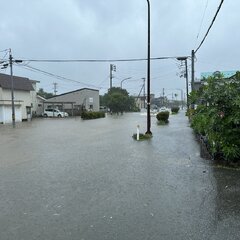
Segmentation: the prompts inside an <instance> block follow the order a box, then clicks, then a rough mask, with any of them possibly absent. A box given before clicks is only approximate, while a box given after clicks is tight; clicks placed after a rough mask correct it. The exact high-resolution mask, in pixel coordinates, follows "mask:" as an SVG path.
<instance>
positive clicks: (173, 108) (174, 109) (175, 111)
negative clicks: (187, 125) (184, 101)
mask: <svg viewBox="0 0 240 240" xmlns="http://www.w3.org/2000/svg"><path fill="white" fill-rule="evenodd" d="M179 110H180V108H179V107H172V108H171V111H172V113H173V114H174V113H175V114H176V113H178V112H179Z"/></svg>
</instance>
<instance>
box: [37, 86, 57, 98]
mask: <svg viewBox="0 0 240 240" xmlns="http://www.w3.org/2000/svg"><path fill="white" fill-rule="evenodd" d="M37 94H38V95H39V96H41V97H43V98H46V99H48V98H51V97H53V96H54V95H53V93H48V92H45V91H44V90H43V88H39V90H38V92H37Z"/></svg>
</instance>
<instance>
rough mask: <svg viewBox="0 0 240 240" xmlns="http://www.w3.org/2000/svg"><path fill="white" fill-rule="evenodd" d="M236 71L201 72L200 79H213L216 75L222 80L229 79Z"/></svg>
mask: <svg viewBox="0 0 240 240" xmlns="http://www.w3.org/2000/svg"><path fill="white" fill-rule="evenodd" d="M236 72H237V71H215V72H202V73H201V79H204V78H208V77H213V76H216V75H220V74H221V75H223V78H226V79H227V78H230V77H232V76H234V75H235V74H236Z"/></svg>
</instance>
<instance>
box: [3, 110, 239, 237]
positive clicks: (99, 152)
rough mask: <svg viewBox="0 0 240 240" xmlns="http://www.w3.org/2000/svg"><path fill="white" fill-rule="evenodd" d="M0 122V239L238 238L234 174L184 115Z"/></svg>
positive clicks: (236, 178) (236, 182) (235, 179)
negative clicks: (148, 135) (207, 151)
mask: <svg viewBox="0 0 240 240" xmlns="http://www.w3.org/2000/svg"><path fill="white" fill-rule="evenodd" d="M138 124H139V125H140V130H141V131H142V132H144V131H145V130H146V116H144V115H141V114H140V113H131V114H124V115H122V116H121V115H120V116H108V117H107V118H105V119H98V120H89V121H82V120H81V119H80V118H67V119H37V120H34V121H32V122H25V123H19V124H17V127H16V128H15V129H13V128H12V127H11V125H8V126H6V125H0V239H1V240H35V239H41V240H48V239H49V240H67V239H70V240H88V239H89V240H95V239H96V240H113V239H119V240H128V239H129V240H135V239H136V240H143V239H144V240H146V239H147V240H158V239H160V240H162V239H163V240H165V239H166V240H171V239H173V240H175V239H177V240H178V239H183V240H187V239H189V240H190V239H192V240H198V239H199V240H200V239H201V240H202V239H211V240H215V239H216V240H221V239H223V240H232V239H240V206H239V203H240V171H237V170H232V169H227V168H222V167H219V166H216V165H214V164H213V163H212V162H211V161H209V160H205V159H201V158H200V154H199V146H198V143H197V142H196V141H195V138H194V135H193V133H192V130H191V128H190V127H189V124H188V121H187V118H186V117H185V116H184V112H181V113H179V114H178V115H172V116H170V123H169V125H168V126H158V125H157V124H156V119H155V117H152V127H151V130H152V132H153V138H152V139H151V140H150V141H142V142H137V141H135V140H133V139H132V137H131V136H132V134H133V133H135V132H136V126H137V125H138Z"/></svg>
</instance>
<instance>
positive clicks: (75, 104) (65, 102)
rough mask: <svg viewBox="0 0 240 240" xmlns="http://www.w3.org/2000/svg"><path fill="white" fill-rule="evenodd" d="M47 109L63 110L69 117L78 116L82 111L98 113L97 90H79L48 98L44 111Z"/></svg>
mask: <svg viewBox="0 0 240 240" xmlns="http://www.w3.org/2000/svg"><path fill="white" fill-rule="evenodd" d="M48 107H51V108H52V107H53V108H58V109H59V110H64V111H66V112H68V113H69V114H70V115H80V114H81V112H82V110H83V109H85V110H87V111H99V90H96V89H91V88H81V89H78V90H75V91H71V92H66V93H63V94H60V95H57V96H53V97H51V98H48V99H47V100H46V101H45V102H44V109H46V108H48Z"/></svg>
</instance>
